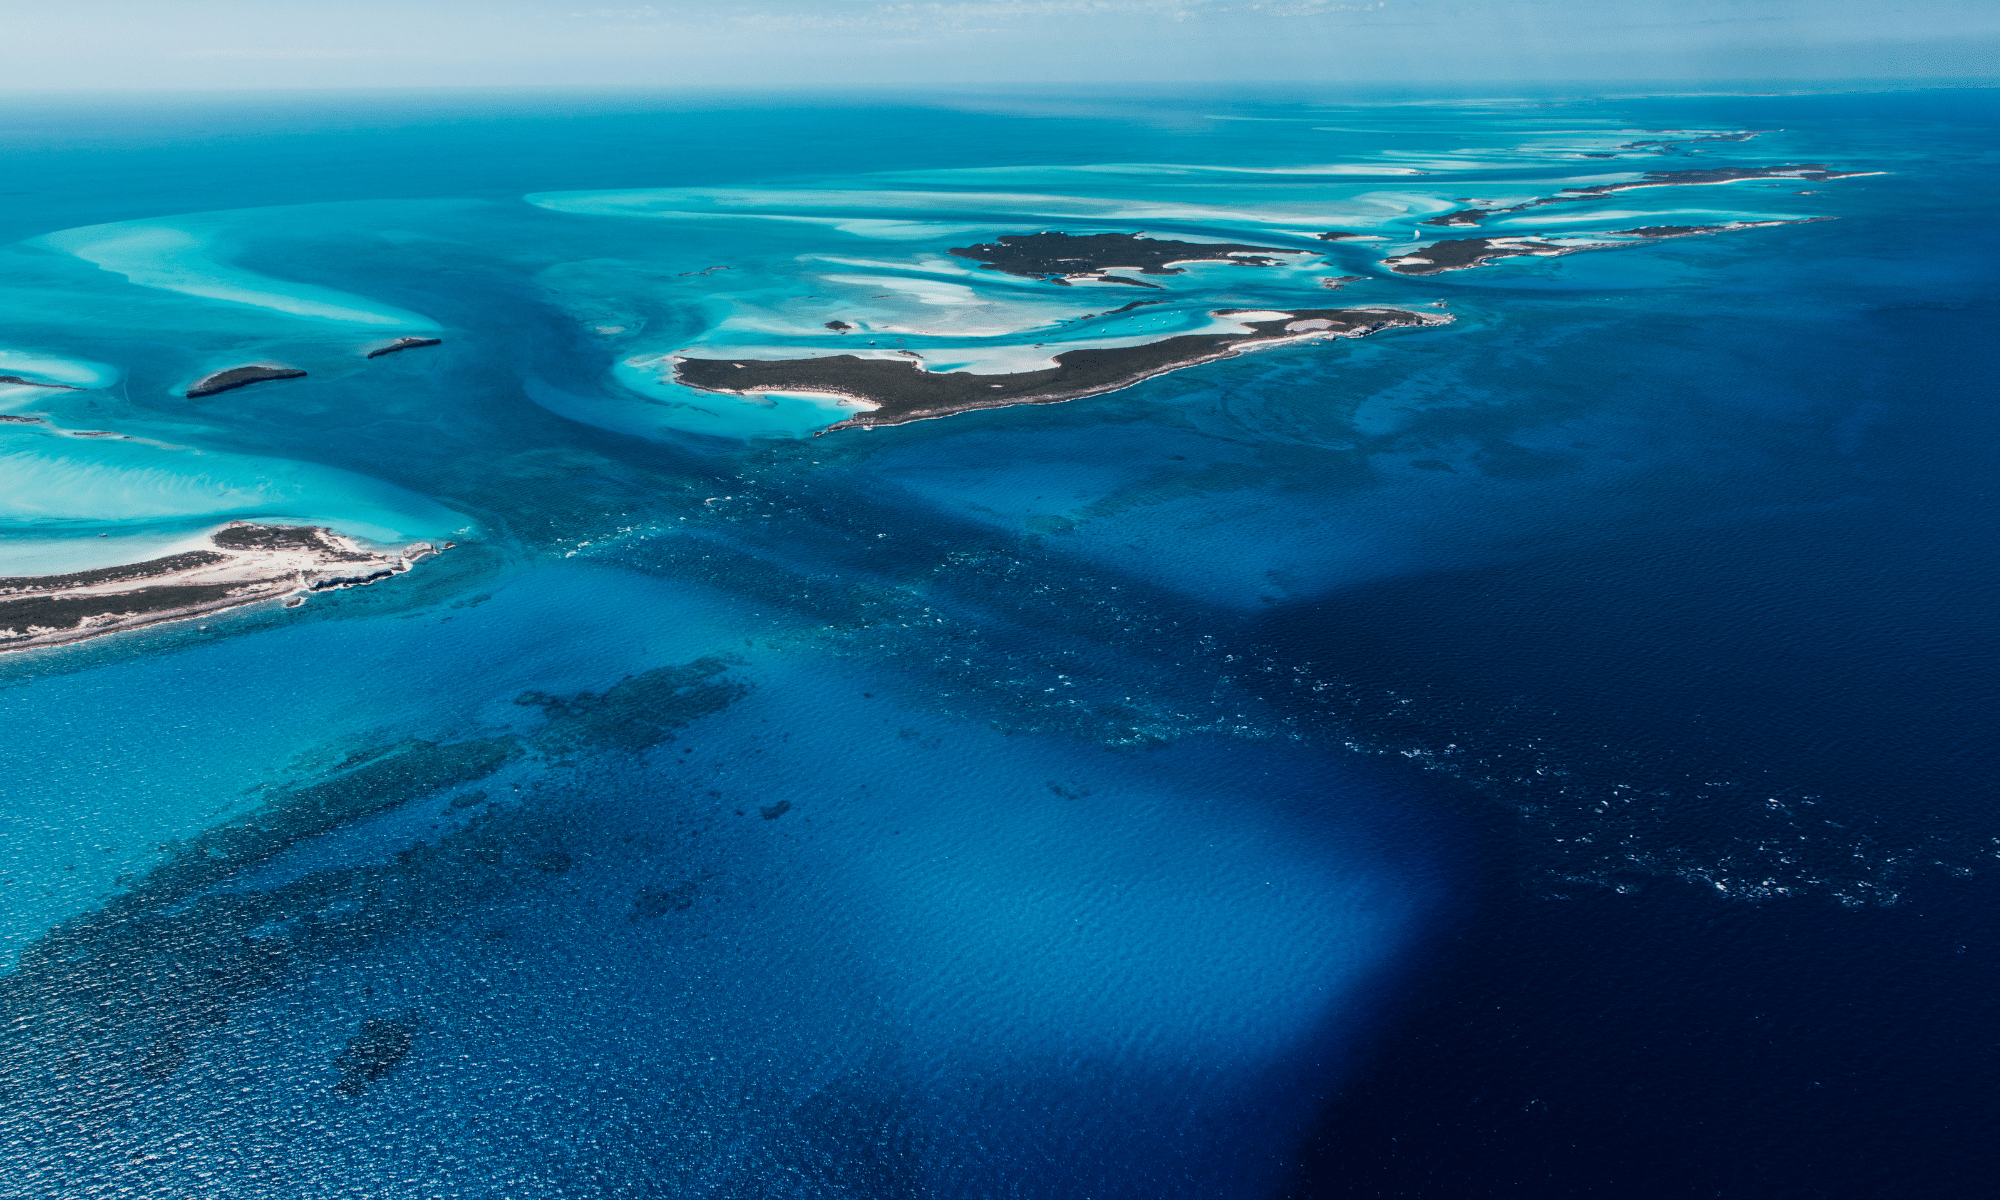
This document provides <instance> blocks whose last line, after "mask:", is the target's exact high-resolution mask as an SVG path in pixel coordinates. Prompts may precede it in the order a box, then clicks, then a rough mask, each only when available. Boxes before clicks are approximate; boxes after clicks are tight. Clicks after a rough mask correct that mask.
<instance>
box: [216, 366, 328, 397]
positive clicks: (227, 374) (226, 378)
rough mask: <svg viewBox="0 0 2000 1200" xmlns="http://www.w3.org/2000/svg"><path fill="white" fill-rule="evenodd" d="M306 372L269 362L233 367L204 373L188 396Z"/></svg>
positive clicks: (295, 377)
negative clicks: (210, 373)
mask: <svg viewBox="0 0 2000 1200" xmlns="http://www.w3.org/2000/svg"><path fill="white" fill-rule="evenodd" d="M304 374H305V372H304V371H301V370H299V369H298V368H297V367H276V366H272V365H270V364H269V363H252V364H250V365H249V366H244V367H231V368H229V369H228V370H226V371H217V372H215V373H214V374H213V375H204V376H203V377H202V378H201V379H200V380H199V381H197V382H196V383H195V385H194V386H193V387H191V388H189V389H188V390H187V397H188V399H190V400H193V399H195V398H196V397H198V396H213V395H215V394H216V393H217V392H227V391H233V390H234V389H236V388H240V387H249V386H250V385H251V384H253V383H262V382H264V381H265V380H267V379H297V378H299V377H300V376H302V375H304Z"/></svg>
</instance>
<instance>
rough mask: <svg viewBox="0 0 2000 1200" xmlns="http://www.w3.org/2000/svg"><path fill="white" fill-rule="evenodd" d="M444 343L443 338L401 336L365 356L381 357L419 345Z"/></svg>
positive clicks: (412, 348)
mask: <svg viewBox="0 0 2000 1200" xmlns="http://www.w3.org/2000/svg"><path fill="white" fill-rule="evenodd" d="M443 344H444V339H443V338H432V337H399V338H397V339H396V340H395V341H393V342H390V343H389V344H388V345H386V346H377V347H375V348H374V349H373V350H370V351H369V352H368V353H367V354H366V355H363V357H364V358H380V357H382V356H383V355H384V354H394V353H396V352H397V351H399V350H415V349H416V348H417V347H419V346H438V345H443Z"/></svg>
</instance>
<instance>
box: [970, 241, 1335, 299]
mask: <svg viewBox="0 0 2000 1200" xmlns="http://www.w3.org/2000/svg"><path fill="white" fill-rule="evenodd" d="M950 253H952V254H956V255H957V256H958V257H960V258H969V259H972V260H973V261H975V262H978V263H980V264H982V265H983V266H984V267H985V269H986V270H989V271H1005V272H1006V273H1007V274H1009V275H1023V276H1026V277H1028V278H1030V279H1053V280H1058V281H1067V280H1071V279H1089V280H1096V281H1101V282H1104V283H1129V284H1134V285H1137V286H1139V287H1157V286H1158V285H1157V284H1150V283H1144V282H1142V281H1140V280H1137V279H1124V278H1120V277H1119V276H1116V275H1106V274H1104V272H1106V271H1109V270H1114V269H1121V270H1133V271H1138V272H1139V273H1140V274H1142V275H1179V274H1181V271H1180V270H1179V269H1178V268H1175V267H1172V266H1170V265H1169V264H1172V263H1185V262H1231V263H1240V264H1242V265H1244V266H1252V267H1269V266H1275V265H1277V263H1278V261H1279V260H1278V259H1275V258H1272V257H1271V255H1274V254H1308V253H1311V251H1307V250H1286V249H1282V248H1279V247H1274V246H1239V245H1235V244H1232V243H1228V242H1170V241H1166V240H1164V239H1160V238H1149V237H1143V236H1141V235H1139V234H1136V233H1085V234H1076V233H1025V234H1006V235H1003V236H1001V237H999V238H996V239H995V240H993V241H991V242H983V243H981V244H979V245H977V246H955V247H953V248H952V249H951V251H950Z"/></svg>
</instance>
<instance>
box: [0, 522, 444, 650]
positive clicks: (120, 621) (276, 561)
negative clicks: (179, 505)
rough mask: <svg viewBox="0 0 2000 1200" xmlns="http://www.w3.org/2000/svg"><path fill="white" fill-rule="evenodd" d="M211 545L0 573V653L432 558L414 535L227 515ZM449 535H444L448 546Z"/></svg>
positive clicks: (298, 597)
mask: <svg viewBox="0 0 2000 1200" xmlns="http://www.w3.org/2000/svg"><path fill="white" fill-rule="evenodd" d="M208 540H209V546H210V547H211V548H209V549H204V550H189V551H185V552H183V553H180V554H170V555H168V556H166V557H164V558H155V559H149V560H147V561H145V562H137V563H127V564H123V565H120V566H113V567H98V568H95V569H92V570H88V571H72V572H69V573H67V574H62V575H17V576H12V577H0V652H4V651H9V650H23V649H27V648H28V647H31V646H52V645H57V644H60V643H63V642H75V641H81V640H82V639H84V638H91V637H98V636H101V635H103V634H107V633H116V632H119V631H121V630H126V629H137V628H139V627H141V626H144V625H154V624H158V623H160V622H162V621H178V620H183V619H185V618H187V617H192V616H198V615H201V614H203V613H210V612H216V611H219V610H222V609H226V608H235V607H237V606H239V605H244V604H253V603H256V602H257V601H260V600H277V599H281V598H283V599H284V600H285V603H286V605H287V606H288V607H290V606H296V605H298V604H301V603H304V597H305V595H306V594H308V593H311V592H318V591H325V590H327V589H329V588H351V587H359V586H362V585H365V584H370V583H374V582H376V581H378V580H382V579H387V578H389V577H390V576H393V575H399V574H401V573H403V572H404V571H407V570H409V569H410V568H411V567H412V566H414V565H416V564H417V563H420V562H423V561H424V560H426V559H428V558H431V557H433V556H434V555H436V554H437V553H438V552H439V551H438V547H436V546H434V545H432V544H431V543H429V542H416V543H414V544H412V545H409V546H406V547H404V548H403V549H401V550H397V551H384V550H371V549H369V548H367V547H365V546H363V545H361V544H360V543H359V542H356V541H354V540H352V539H349V538H346V537H343V536H341V535H340V534H337V533H335V532H333V531H332V530H331V529H326V528H322V527H314V526H302V525H257V524H252V523H250V522H247V521H232V522H231V523H230V524H228V525H227V526H225V527H223V528H221V529H218V530H216V531H215V533H214V534H212V535H211V536H210V537H209V539H208ZM449 545H450V543H447V544H446V548H449Z"/></svg>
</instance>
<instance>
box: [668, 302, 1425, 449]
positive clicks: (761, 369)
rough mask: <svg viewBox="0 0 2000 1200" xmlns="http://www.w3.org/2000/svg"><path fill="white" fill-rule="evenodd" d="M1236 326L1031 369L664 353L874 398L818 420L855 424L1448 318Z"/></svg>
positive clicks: (1262, 316)
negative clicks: (944, 368)
mask: <svg viewBox="0 0 2000 1200" xmlns="http://www.w3.org/2000/svg"><path fill="white" fill-rule="evenodd" d="M1213 315H1214V316H1217V317H1224V318H1234V319H1235V320H1236V322H1237V323H1238V324H1240V325H1243V326H1244V327H1246V328H1247V329H1248V330H1249V332H1246V333H1195V334H1183V335H1181V336H1179V337H1170V338H1166V339H1164V340H1161V341H1157V342H1150V343H1147V344H1145V345H1142V346H1116V347H1105V348H1099V349H1080V350H1066V351H1063V352H1062V353H1060V354H1057V355H1055V356H1054V362H1055V365H1054V366H1052V367H1045V368H1043V369H1041V370H1037V371H1015V372H1009V373H1006V374H998V375H980V374H975V373H973V372H970V371H950V372H937V371H929V370H925V369H924V367H923V366H922V364H920V363H918V362H916V361H913V360H907V359H903V360H896V359H886V358H860V357H857V356H855V355H852V354H838V355H832V356H830V357H826V358H791V359H719V358H679V357H677V358H676V359H675V360H674V379H675V380H676V381H678V382H680V383H683V384H685V385H687V386H688V387H692V388H699V389H701V390H703V391H709V392H722V393H726V394H729V395H736V396H742V395H752V394H759V393H766V392H804V393H809V394H813V395H821V396H835V397H839V398H840V399H843V400H849V401H854V402H857V403H862V404H870V405H875V406H876V407H875V408H873V409H872V410H869V411H864V412H857V413H856V414H855V415H853V416H852V417H849V418H848V419H847V420H845V421H841V422H838V423H837V424H834V425H830V426H828V427H827V428H826V429H824V430H821V432H822V433H831V432H833V431H834V430H836V429H862V428H870V427H874V426H881V425H901V424H904V423H906V422H909V421H928V420H933V419H935V418H938V417H948V416H951V415H953V414H954V413H962V412H972V411H974V410H975V409H982V408H1005V407H1008V406H1011V405H1016V404H1059V403H1061V402H1062V401H1065V400H1075V399H1079V398H1081V397H1084V396H1095V395H1099V394H1102V393H1104V392H1113V391H1117V390H1119V389H1120V388H1127V387H1131V386H1132V385H1133V384H1135V383H1138V382H1140V381H1142V380H1146V379H1151V378H1152V377H1153V376H1155V375H1161V374H1165V373H1166V372H1168V371H1177V370H1179V369H1181V368H1182V367H1191V366H1194V365H1195V364H1197V363H1205V362H1212V361H1214V360H1216V359H1219V358H1233V357H1235V356H1236V355H1238V354H1240V353H1242V352H1243V351H1245V350H1248V349H1254V348H1258V347H1263V346H1270V345H1275V344H1278V343H1280V342H1291V341H1304V340H1310V339H1316V338H1333V337H1343V338H1351V337H1363V336H1365V335H1367V334H1370V333H1374V332H1376V331H1377V330H1382V329H1395V328H1401V327H1421V326H1426V325H1442V324H1445V323H1446V322H1448V321H1450V320H1451V318H1450V317H1448V316H1445V315H1443V314H1441V313H1419V312H1411V311H1409V310H1407V309H1400V308H1302V309H1295V310H1293V311H1290V312H1280V311H1275V310H1269V309H1218V310H1215V312H1214V313H1213Z"/></svg>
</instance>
